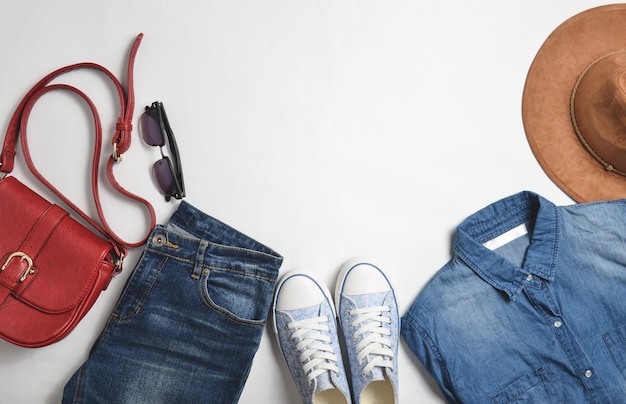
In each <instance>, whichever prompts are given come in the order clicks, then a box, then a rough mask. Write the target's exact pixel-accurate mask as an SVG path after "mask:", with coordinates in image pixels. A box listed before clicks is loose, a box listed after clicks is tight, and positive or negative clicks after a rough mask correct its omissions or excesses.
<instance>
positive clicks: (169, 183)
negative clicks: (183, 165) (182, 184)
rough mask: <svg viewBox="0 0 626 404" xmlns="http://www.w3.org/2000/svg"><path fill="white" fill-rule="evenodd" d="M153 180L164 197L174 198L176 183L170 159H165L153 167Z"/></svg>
mask: <svg viewBox="0 0 626 404" xmlns="http://www.w3.org/2000/svg"><path fill="white" fill-rule="evenodd" d="M152 178H153V179H154V182H155V184H156V186H157V188H159V191H161V193H162V194H163V195H165V196H173V195H174V194H176V182H175V180H174V171H173V167H172V163H171V162H170V159H168V158H167V157H165V158H162V159H161V160H159V161H157V162H156V163H154V165H153V166H152Z"/></svg>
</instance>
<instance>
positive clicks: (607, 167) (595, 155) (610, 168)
mask: <svg viewBox="0 0 626 404" xmlns="http://www.w3.org/2000/svg"><path fill="white" fill-rule="evenodd" d="M618 53H626V50H619V51H615V52H610V53H607V54H605V55H602V56H600V57H599V58H597V59H596V60H594V61H593V62H591V63H590V64H589V65H588V66H587V67H585V69H584V70H583V71H582V73H581V74H580V76H578V79H577V80H576V84H574V88H573V89H572V94H571V96H570V99H569V114H570V117H571V119H572V125H573V126H574V132H576V136H577V137H578V140H580V143H582V145H583V146H584V147H585V150H587V152H588V153H589V154H590V155H591V156H592V157H593V158H594V159H595V160H596V161H598V163H600V164H602V166H603V167H604V169H605V170H606V171H610V172H612V173H615V174H619V175H621V176H624V177H626V172H624V171H621V170H618V169H617V168H615V166H613V164H611V163H609V162H607V161H605V160H604V159H603V158H602V157H600V156H599V155H598V153H596V152H595V151H594V150H593V148H592V147H591V145H590V144H589V143H588V142H587V140H586V139H585V136H584V135H583V133H582V131H581V130H580V127H579V126H578V122H577V120H576V111H575V110H574V99H575V98H576V91H577V90H578V86H579V85H580V82H581V80H582V78H583V77H584V76H585V73H587V71H589V69H591V68H592V67H593V65H595V64H596V63H598V62H600V61H601V60H603V59H606V58H608V57H610V56H613V55H616V54H618Z"/></svg>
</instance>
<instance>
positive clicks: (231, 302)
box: [201, 268, 275, 326]
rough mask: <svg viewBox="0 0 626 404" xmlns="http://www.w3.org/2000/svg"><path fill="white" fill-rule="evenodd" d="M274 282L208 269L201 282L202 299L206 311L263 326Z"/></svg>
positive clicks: (246, 323)
mask: <svg viewBox="0 0 626 404" xmlns="http://www.w3.org/2000/svg"><path fill="white" fill-rule="evenodd" d="M274 284H275V281H273V280H271V279H268V278H264V277H258V276H254V275H251V274H248V273H242V272H241V271H238V270H231V269H227V268H209V271H205V273H204V275H203V278H202V282H201V285H202V297H203V299H204V301H205V302H206V304H207V305H208V306H209V308H211V309H213V310H214V311H215V312H217V313H219V314H220V315H222V316H224V317H226V318H227V319H229V320H231V321H234V322H237V323H240V324H244V325H251V326H263V325H264V324H265V320H266V319H267V314H268V312H269V307H270V303H271V299H272V293H273V291H274Z"/></svg>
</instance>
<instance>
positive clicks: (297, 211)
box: [0, 0, 603, 404]
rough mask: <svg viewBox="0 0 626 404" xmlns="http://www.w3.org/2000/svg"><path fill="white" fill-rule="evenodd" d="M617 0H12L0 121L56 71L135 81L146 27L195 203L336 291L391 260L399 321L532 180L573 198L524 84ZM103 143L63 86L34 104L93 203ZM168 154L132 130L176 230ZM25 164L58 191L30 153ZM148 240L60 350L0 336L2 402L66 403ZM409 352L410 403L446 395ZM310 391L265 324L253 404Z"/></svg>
mask: <svg viewBox="0 0 626 404" xmlns="http://www.w3.org/2000/svg"><path fill="white" fill-rule="evenodd" d="M601 4H603V3H601V2H598V1H580V0H579V1H573V0H558V1H557V0H553V1H549V2H547V1H545V0H510V1H506V2H505V1H501V0H489V1H487V0H483V1H473V2H468V1H460V0H454V1H447V2H439V1H430V2H425V1H416V0H408V1H370V0H363V1H357V0H347V1H330V0H323V1H306V0H301V1H294V0H266V1H258V0H248V1H213V0H202V1H191V0H176V1H163V0H161V1H154V0H152V1H147V0H145V1H139V0H131V1H129V0H108V1H83V0H56V1H39V0H20V1H7V0H3V1H2V5H1V6H0V51H1V54H0V124H1V126H2V127H3V128H4V127H6V125H7V124H8V122H9V120H10V117H11V115H12V113H13V110H14V109H15V107H16V106H17V104H18V102H19V101H20V99H21V97H22V96H23V95H24V94H25V93H26V91H27V90H28V89H29V88H30V87H31V86H32V85H34V84H35V82H36V81H38V80H39V79H40V78H41V77H43V76H44V75H45V74H47V73H49V72H50V71H52V70H54V69H56V68H58V67H61V66H64V65H67V64H71V63H76V62H81V61H91V62H96V63H100V64H103V65H105V66H107V67H108V68H109V69H111V70H112V71H113V72H114V73H115V74H116V75H118V77H120V78H123V80H124V81H125V64H126V60H127V54H128V50H129V49H130V46H131V44H132V42H133V40H134V38H135V36H136V35H137V34H138V33H139V32H143V33H144V34H145V37H144V40H143V43H142V45H141V47H140V49H139V53H138V55H137V61H136V66H135V75H136V77H135V78H136V88H135V94H136V98H137V107H136V109H135V118H136V119H137V118H138V117H139V114H140V113H141V111H142V109H143V106H144V105H148V104H150V103H151V102H152V101H154V100H160V101H163V102H164V104H165V106H166V109H167V112H168V115H169V118H170V121H171V124H172V127H173V129H174V132H175V134H176V137H177V139H178V144H179V147H180V151H181V155H182V159H183V165H184V173H185V180H186V186H187V194H188V197H187V200H188V201H189V202H190V203H191V204H193V205H195V206H196V207H198V208H200V209H201V210H203V211H205V212H207V213H208V214H210V215H212V216H214V217H216V218H218V219H221V220H222V221H225V222H226V223H228V224H230V225H231V226H233V227H236V228H237V229H239V230H241V231H243V232H244V233H246V234H248V235H250V236H252V237H254V238H256V239H257V240H259V241H261V242H263V243H265V244H267V245H269V246H270V247H272V248H274V249H275V250H277V251H278V252H279V253H281V254H282V255H283V256H284V257H285V260H284V264H283V267H282V269H281V271H286V270H288V269H293V268H301V269H307V270H311V271H315V272H317V274H318V275H320V276H321V277H322V278H323V279H324V280H325V281H326V282H327V283H328V286H329V288H331V289H333V288H334V284H335V277H336V275H337V271H338V269H339V267H340V265H341V263H342V262H343V261H344V260H347V259H349V258H351V257H352V256H355V255H368V256H373V257H375V258H377V260H378V262H379V263H380V264H381V265H382V266H383V268H384V269H385V271H386V272H387V274H388V276H389V277H390V278H391V280H392V282H393V283H394V286H395V288H396V293H397V296H398V299H399V305H400V310H401V314H402V313H404V312H405V311H406V310H407V309H408V307H409V305H410V304H411V302H412V301H413V299H414V298H415V297H416V295H417V293H418V292H419V291H420V289H421V288H422V287H423V285H424V284H425V283H426V282H427V280H428V279H429V278H430V277H431V276H432V275H433V274H434V273H435V272H436V271H437V270H438V269H439V268H440V267H441V266H442V265H444V264H445V263H446V262H447V261H448V260H449V259H450V256H451V248H452V240H453V237H454V229H455V227H456V226H457V225H458V224H459V223H460V221H461V220H463V219H464V218H465V217H467V216H468V215H470V214H472V213H473V212H475V211H476V210H478V209H480V208H482V207H484V206H486V205H487V204H489V203H491V202H494V201H496V200H498V199H500V198H502V197H505V196H508V195H510V194H513V193H516V192H518V191H521V190H524V189H528V190H533V191H535V192H538V193H540V194H542V195H543V196H545V197H547V198H548V199H551V200H552V201H554V202H555V203H557V204H569V203H572V202H571V200H570V199H569V198H568V197H567V196H566V195H565V194H564V193H563V192H561V191H560V190H559V189H558V188H557V187H556V186H555V185H554V184H553V183H552V182H550V180H549V179H548V178H547V176H546V175H545V174H544V173H543V171H542V170H541V168H540V167H539V165H538V164H537V162H536V161H535V159H534V157H533V155H532V153H531V151H530V148H529V147H528V144H527V142H526V138H525V134H524V130H523V126H522V120H521V98H522V90H523V86H524V81H525V78H526V74H527V71H528V68H529V66H530V64H531V62H532V60H533V58H534V56H535V54H536V52H537V50H538V49H539V47H540V46H541V44H542V43H543V41H544V40H545V38H546V37H547V36H548V35H549V34H550V32H552V30H553V29H555V28H556V27H557V26H558V25H559V24H560V23H561V22H563V21H564V20H566V19H567V18H569V17H571V16H572V15H574V14H576V13H578V12H580V11H583V10H585V9H587V8H591V7H594V6H597V5H601ZM66 81H68V82H72V83H74V84H77V85H78V86H79V87H81V88H82V89H84V90H86V91H87V92H88V93H89V94H90V95H92V96H94V99H95V100H96V102H98V108H99V111H100V112H101V114H102V119H103V125H104V130H105V136H107V137H109V136H110V134H111V132H112V129H111V128H112V127H113V124H114V122H115V119H116V116H115V113H114V112H115V108H116V98H114V96H113V94H112V93H111V92H110V91H109V90H110V88H109V87H107V86H106V85H105V84H103V83H105V82H104V80H103V79H102V78H101V77H100V76H98V75H93V74H83V73H79V74H73V75H71V76H68V78H67V80H66ZM136 119H135V120H136ZM91 137H92V129H91V121H90V120H89V116H88V115H87V111H86V109H85V107H84V106H83V105H82V104H80V103H78V102H77V101H76V99H74V98H72V97H70V96H67V95H65V94H50V95H48V96H46V97H45V98H43V99H42V100H41V102H40V103H39V104H38V105H37V106H36V108H35V110H34V112H33V114H32V117H31V121H30V125H29V139H30V143H31V144H32V146H31V147H32V149H33V151H32V153H33V155H34V157H35V159H36V161H37V164H38V166H39V167H40V170H41V171H43V172H44V173H46V174H47V175H48V177H49V178H50V179H52V180H53V182H55V184H57V185H58V187H59V188H61V189H62V190H63V191H64V192H65V193H66V194H67V195H68V196H70V198H71V199H72V200H74V201H76V202H78V203H79V204H81V206H84V207H86V209H89V211H90V212H91V213H93V208H89V206H91V205H89V202H88V201H89V200H88V191H87V189H88V188H87V184H88V182H87V178H88V176H87V174H86V173H87V171H88V165H89V163H88V156H89V154H90V147H91V146H90V141H91ZM107 142H108V141H107ZM108 147H109V146H108V145H107V146H105V148H106V150H107V152H108ZM158 157H159V153H158V150H157V149H156V148H150V147H148V146H145V145H144V144H143V143H142V142H141V141H140V140H139V137H138V135H137V133H136V131H135V133H134V142H133V145H132V147H131V150H130V151H129V152H128V153H127V154H126V156H125V160H124V162H123V163H122V164H120V165H119V166H117V167H116V170H115V172H116V175H117V178H118V180H119V181H120V182H121V183H122V184H123V185H125V186H126V187H127V188H129V189H130V190H133V191H135V192H137V193H139V194H141V195H143V196H145V197H147V198H148V199H150V200H151V201H152V202H153V203H154V206H155V208H156V211H157V214H158V221H159V222H161V223H163V222H166V221H167V219H168V218H169V216H170V215H171V213H172V212H173V211H174V209H175V208H176V203H175V202H169V203H165V201H164V200H163V199H162V197H161V196H160V195H159V194H158V193H157V191H156V190H155V189H154V187H153V185H152V182H151V180H150V176H149V167H150V165H151V164H152V162H153V161H155V160H156V159H157V158H158ZM14 174H15V175H16V176H17V177H18V178H20V179H21V180H23V181H24V182H25V183H27V184H29V185H32V186H34V187H36V189H37V190H39V191H40V192H42V191H43V190H42V189H41V188H40V187H38V186H37V184H36V182H35V181H34V180H33V178H32V176H31V175H30V173H28V172H27V170H26V169H25V165H24V162H23V159H22V157H21V155H19V156H18V158H17V165H16V169H15V171H14ZM103 189H104V191H103V192H104V194H105V195H104V199H105V201H104V203H105V210H106V213H107V217H109V218H110V221H111V224H112V225H113V227H114V228H115V229H117V230H118V232H119V233H120V234H121V235H123V236H124V237H127V238H131V239H139V238H141V237H143V234H144V233H145V231H146V227H147V222H146V219H145V216H146V215H145V214H144V213H143V212H142V211H141V209H140V208H139V207H137V206H134V205H133V204H132V203H131V204H129V203H126V202H124V201H123V200H122V199H119V198H117V197H115V196H111V193H109V192H108V191H109V187H107V186H103ZM46 195H47V194H46ZM0 197H1V196H0ZM0 225H2V224H0ZM140 252H141V249H134V250H133V251H132V253H131V255H130V257H129V258H128V259H127V262H126V266H125V271H124V272H123V274H121V275H120V276H118V277H117V278H116V279H114V280H113V282H112V283H111V285H110V287H109V289H108V290H106V291H105V292H103V294H102V295H101V296H100V298H99V300H98V301H97V303H96V305H95V306H94V308H93V309H92V310H91V311H90V312H89V314H88V315H87V316H86V317H85V319H84V320H83V321H82V322H81V323H80V325H79V326H78V327H77V328H76V329H75V331H74V332H73V333H71V334H70V335H69V336H68V337H67V338H65V339H64V340H62V341H61V342H58V343H56V344H54V345H52V346H49V347H45V348H39V349H26V348H20V347H17V346H13V345H11V344H9V343H7V342H5V341H0V402H1V403H11V404H14V403H18V404H19V403H31V404H32V403H35V404H38V403H58V402H60V400H61V395H62V390H63V386H64V384H65V382H66V381H67V379H69V378H70V376H71V375H72V373H73V372H74V370H75V369H76V368H77V367H79V366H80V365H81V363H82V362H83V361H84V360H85V359H86V358H87V355H88V352H89V349H90V347H91V345H92V343H93V342H94V341H95V339H96V338H97V336H98V334H99V332H100V330H101V329H102V327H103V325H104V323H105V321H106V319H107V317H108V314H109V313H110V312H111V310H112V307H113V305H114V303H115V301H116V300H117V298H118V296H119V294H120V293H121V289H122V287H123V285H124V282H125V280H126V279H127V277H128V276H129V275H130V273H131V272H132V269H133V267H134V265H135V263H136V262H137V260H138V258H139V254H140ZM68 253H71V252H68ZM0 321H1V320H0ZM399 359H400V369H399V372H400V401H401V402H402V403H440V402H442V401H443V399H442V398H441V395H440V393H439V391H438V387H436V385H435V384H434V383H433V382H432V380H431V379H430V378H429V376H428V375H427V374H426V373H425V372H424V370H423V369H422V368H421V365H420V364H419V362H418V361H417V360H416V359H415V357H414V356H413V354H412V353H411V352H410V351H409V350H408V349H407V347H406V345H404V343H401V345H400V358H399ZM494 360H497V359H496V358H494ZM123 382H124V381H123V380H120V383H123ZM207 388H210V386H207ZM298 401H299V399H298V395H297V391H296V389H295V385H294V383H293V382H292V380H291V377H290V374H289V372H288V370H287V367H286V365H285V364H284V362H283V359H282V357H281V355H280V352H279V350H278V348H277V345H276V342H275V340H274V337H273V335H272V332H271V328H270V327H267V328H266V331H265V333H264V336H263V339H262V341H261V346H260V349H259V352H258V354H257V356H256V357H255V361H254V365H253V368H252V371H251V374H250V377H249V379H248V382H247V384H246V386H245V389H244V391H243V395H242V397H241V400H240V402H242V403H250V404H252V403H295V402H298Z"/></svg>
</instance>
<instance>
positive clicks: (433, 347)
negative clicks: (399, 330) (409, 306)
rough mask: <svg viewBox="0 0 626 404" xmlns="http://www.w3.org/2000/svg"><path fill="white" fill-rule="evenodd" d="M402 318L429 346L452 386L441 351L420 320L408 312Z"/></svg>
mask: <svg viewBox="0 0 626 404" xmlns="http://www.w3.org/2000/svg"><path fill="white" fill-rule="evenodd" d="M409 311H410V310H409ZM404 319H405V320H407V321H408V322H409V323H410V324H411V325H412V326H413V328H414V329H415V331H417V333H418V334H419V335H420V336H421V337H422V339H423V340H424V341H425V342H426V344H427V345H428V347H430V349H431V351H432V353H433V354H434V356H435V357H436V358H437V362H439V366H440V369H441V370H443V372H444V376H445V378H446V381H447V383H448V385H449V386H453V384H452V379H451V378H450V373H449V372H448V368H447V366H446V364H445V362H444V360H443V356H442V355H441V352H439V348H438V347H437V345H436V344H435V342H434V341H433V339H432V338H431V337H430V335H429V334H428V332H427V331H426V329H425V328H424V327H422V325H421V324H420V322H419V321H418V320H417V319H416V318H414V317H413V316H412V315H411V314H410V313H406V315H405V316H404Z"/></svg>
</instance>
